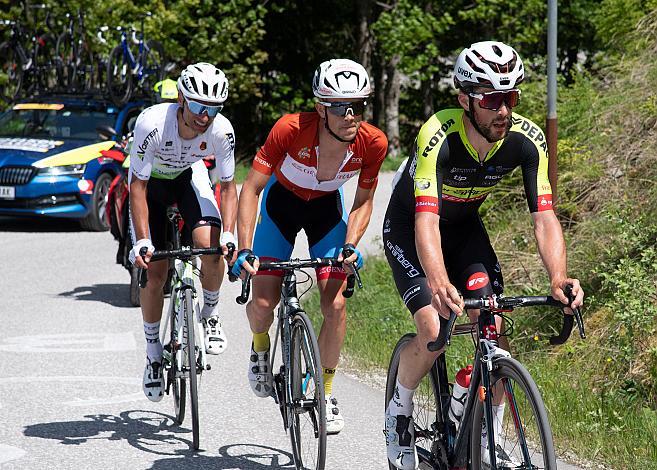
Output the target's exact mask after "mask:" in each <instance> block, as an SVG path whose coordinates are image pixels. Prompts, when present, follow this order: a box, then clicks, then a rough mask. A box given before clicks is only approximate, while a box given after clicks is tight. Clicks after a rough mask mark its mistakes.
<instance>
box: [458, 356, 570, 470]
mask: <svg viewBox="0 0 657 470" xmlns="http://www.w3.org/2000/svg"><path fill="white" fill-rule="evenodd" d="M500 380H501V381H502V384H503V385H504V390H505V397H506V398H505V403H506V409H505V413H504V416H505V419H503V421H504V422H503V423H501V426H502V431H503V432H500V436H499V437H500V439H498V441H501V442H496V443H495V444H496V446H497V445H500V446H501V447H502V449H504V451H505V452H506V453H507V454H508V455H509V456H510V457H511V458H512V459H514V460H516V461H517V462H518V465H519V466H521V467H520V468H534V469H537V470H538V469H548V470H554V469H556V468H557V464H556V456H555V453H554V442H553V440H552V430H551V429H550V423H549V421H548V417H547V412H546V410H545V405H544V403H543V399H542V398H541V394H540V392H539V391H538V387H537V386H536V383H535V382H534V379H532V377H531V375H530V374H529V372H528V371H527V369H525V367H524V366H523V365H522V364H520V363H519V362H518V361H517V360H515V359H513V358H499V359H497V360H496V361H495V363H494V369H493V371H492V372H491V385H490V388H489V390H493V391H495V390H496V388H495V384H497V383H499V381H500ZM520 392H522V395H521V393H520ZM523 398H524V400H523ZM484 406H485V402H483V401H481V400H476V402H475V407H474V410H473V419H474V421H473V424H472V434H471V435H470V459H471V466H470V468H471V469H472V470H479V469H483V468H488V467H487V466H485V465H486V463H484V462H482V460H483V454H484V452H483V451H482V446H481V440H482V428H483V426H484V425H485V417H484ZM514 410H516V411H517V413H514ZM527 417H529V418H528V419H527ZM518 424H520V426H518ZM520 430H522V431H520ZM522 435H524V436H525V437H524V439H523V437H522ZM528 460H530V461H528Z"/></svg>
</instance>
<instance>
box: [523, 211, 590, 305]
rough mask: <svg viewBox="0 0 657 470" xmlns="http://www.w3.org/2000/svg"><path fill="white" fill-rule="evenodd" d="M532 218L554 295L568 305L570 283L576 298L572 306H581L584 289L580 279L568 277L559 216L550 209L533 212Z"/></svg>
mask: <svg viewBox="0 0 657 470" xmlns="http://www.w3.org/2000/svg"><path fill="white" fill-rule="evenodd" d="M532 219H533V222H534V235H535V237H536V244H537V246H538V252H539V253H540V255H541V259H542V260H543V265H544V266H545V269H546V270H547V272H548V275H549V277H550V289H551V290H552V297H554V298H555V299H557V300H559V301H560V302H561V303H563V304H565V305H568V297H566V294H565V293H564V289H565V288H566V285H568V284H570V285H572V293H573V296H574V298H575V300H574V301H573V303H572V305H571V306H572V307H573V308H577V307H580V306H581V305H582V303H583V301H584V291H583V290H582V287H581V286H580V283H579V280H578V279H574V278H570V277H568V274H567V268H566V244H565V242H564V239H563V232H562V230H561V225H560V224H559V220H558V219H557V216H556V215H555V213H554V211H551V210H548V211H541V212H533V213H532ZM566 311H567V312H568V313H572V312H571V310H570V309H566Z"/></svg>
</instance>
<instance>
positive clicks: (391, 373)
mask: <svg viewBox="0 0 657 470" xmlns="http://www.w3.org/2000/svg"><path fill="white" fill-rule="evenodd" d="M413 338H415V333H408V334H406V335H404V336H402V337H401V339H400V340H399V341H398V342H397V345H396V346H395V349H394V350H393V352H392V357H391V358H390V365H389V366H388V377H387V379H386V398H385V404H384V409H385V408H387V407H388V403H389V402H390V400H391V399H392V397H393V394H394V393H395V384H396V383H397V370H398V369H399V360H400V357H401V351H402V349H404V348H405V347H406V346H407V345H408V343H410V342H411V341H412V340H413ZM437 377H438V375H437V372H436V365H435V364H434V365H433V366H431V370H430V371H429V373H428V374H427V375H426V376H424V378H423V379H422V381H421V382H420V385H419V386H418V388H417V390H416V391H415V395H414V396H413V401H414V403H415V407H414V408H413V421H414V424H415V447H416V449H417V454H418V459H419V461H420V466H419V468H420V469H433V468H440V467H438V466H435V465H436V463H435V462H436V458H437V456H435V455H434V453H435V450H434V443H435V441H436V439H437V435H436V431H434V429H433V425H434V424H435V423H442V415H441V414H440V411H439V410H440V396H439V391H438V390H439V389H438V385H437V384H438V378H437ZM388 467H389V469H390V470H396V467H395V466H394V465H392V464H391V463H390V462H388Z"/></svg>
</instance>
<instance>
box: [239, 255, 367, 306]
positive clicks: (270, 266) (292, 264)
mask: <svg viewBox="0 0 657 470" xmlns="http://www.w3.org/2000/svg"><path fill="white" fill-rule="evenodd" d="M246 261H247V262H248V263H249V264H250V265H253V263H254V262H255V256H247V257H246ZM324 266H335V267H342V261H338V259H337V258H311V259H291V260H289V261H263V262H262V263H260V265H259V266H258V270H259V271H278V270H282V271H295V270H297V269H304V268H321V267H324ZM251 277H252V276H251V274H249V273H246V276H245V277H244V279H243V280H242V293H241V294H240V295H239V297H237V298H236V299H235V302H237V303H238V304H240V305H244V304H245V303H246V302H247V301H248V300H249V295H250V293H251ZM228 278H229V279H230V281H231V282H234V281H236V280H237V279H238V278H237V277H236V276H234V275H232V274H229V276H228ZM356 281H357V282H358V287H359V288H360V289H362V288H363V284H362V282H361V280H360V276H359V275H358V268H356V267H355V266H354V274H351V275H349V276H347V287H346V289H345V290H344V291H343V292H342V295H343V296H344V297H346V298H349V297H351V296H352V295H353V293H354V286H355V284H356Z"/></svg>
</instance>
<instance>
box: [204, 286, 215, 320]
mask: <svg viewBox="0 0 657 470" xmlns="http://www.w3.org/2000/svg"><path fill="white" fill-rule="evenodd" d="M218 313H219V289H217V290H207V289H203V308H202V309H201V318H209V317H211V316H212V315H217V314H218Z"/></svg>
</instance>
